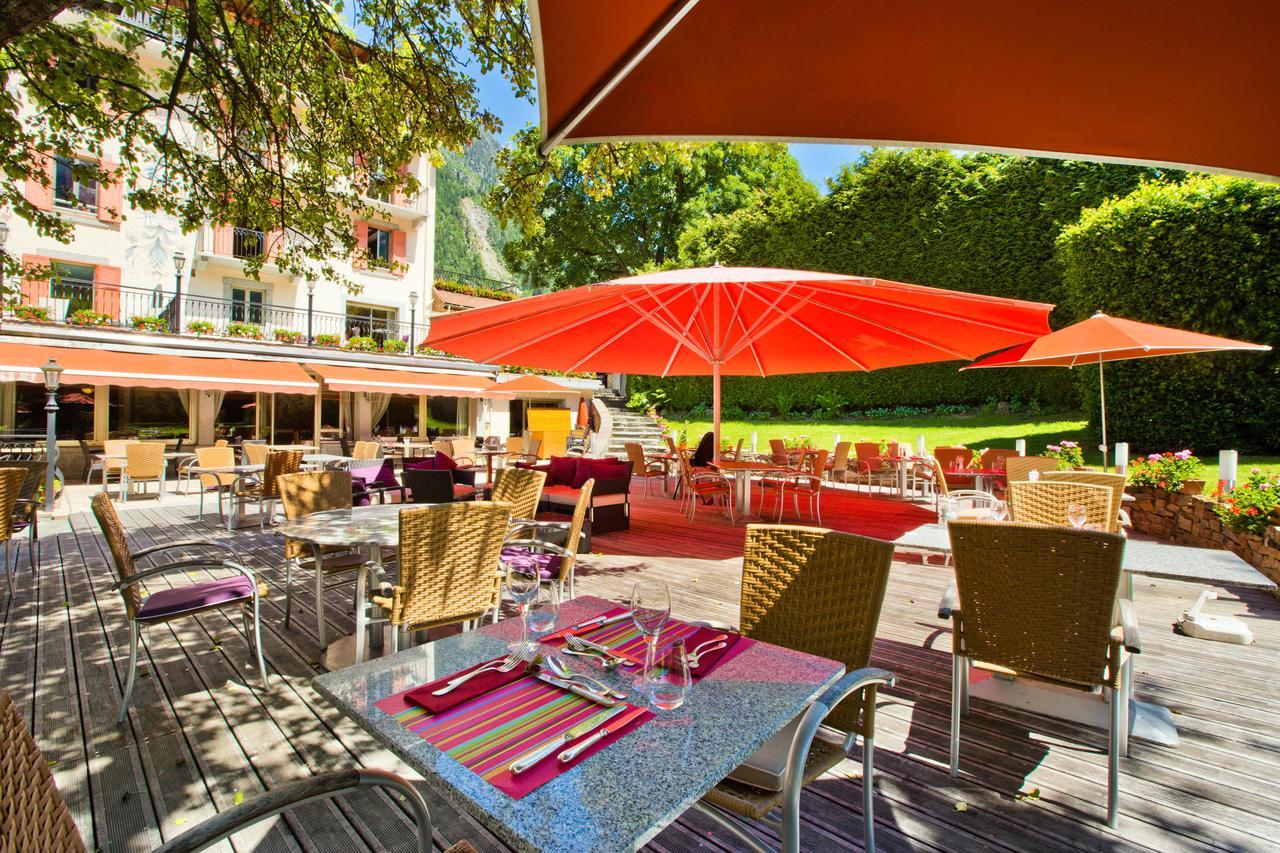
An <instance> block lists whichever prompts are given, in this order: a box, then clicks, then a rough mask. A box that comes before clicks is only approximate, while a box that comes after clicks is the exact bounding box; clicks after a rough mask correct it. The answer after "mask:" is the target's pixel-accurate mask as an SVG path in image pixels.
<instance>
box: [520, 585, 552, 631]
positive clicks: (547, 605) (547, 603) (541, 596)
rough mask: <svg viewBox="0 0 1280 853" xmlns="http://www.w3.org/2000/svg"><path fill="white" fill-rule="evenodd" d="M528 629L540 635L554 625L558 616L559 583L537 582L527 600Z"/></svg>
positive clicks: (550, 629)
mask: <svg viewBox="0 0 1280 853" xmlns="http://www.w3.org/2000/svg"><path fill="white" fill-rule="evenodd" d="M528 618H529V630H530V631H532V632H534V633H535V634H537V635H538V636H539V637H541V636H542V635H543V634H546V633H549V632H550V631H552V630H554V629H555V627H556V621H557V620H558V619H559V618H560V585H559V584H554V583H548V584H542V583H540V584H538V589H537V591H536V592H534V594H533V599H532V600H530V602H529V617H528Z"/></svg>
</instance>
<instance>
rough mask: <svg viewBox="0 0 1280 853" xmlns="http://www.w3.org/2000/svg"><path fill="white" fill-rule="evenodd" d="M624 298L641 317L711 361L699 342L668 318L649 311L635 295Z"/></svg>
mask: <svg viewBox="0 0 1280 853" xmlns="http://www.w3.org/2000/svg"><path fill="white" fill-rule="evenodd" d="M622 298H623V300H624V301H625V302H626V303H627V305H628V306H630V308H631V309H632V310H633V311H635V312H636V313H638V314H640V316H641V317H643V318H644V319H645V320H646V321H647V322H649V323H651V324H652V325H653V326H655V327H656V328H657V329H658V330H659V331H660V332H664V333H665V334H666V335H668V336H669V337H671V338H672V339H673V340H675V341H676V343H683V344H684V345H685V346H687V347H689V349H691V350H693V351H694V352H697V353H698V354H699V355H701V356H703V357H704V358H707V360H708V361H710V357H708V356H706V355H705V353H703V352H700V351H699V350H698V346H697V344H696V343H695V342H694V341H692V340H690V339H689V338H688V337H687V336H686V335H684V334H682V333H681V332H680V330H679V329H677V328H676V327H674V326H672V325H671V324H670V323H669V322H668V321H667V320H666V319H664V318H662V317H657V316H654V313H653V312H652V311H649V310H648V309H646V308H645V307H644V306H643V305H641V304H640V303H639V302H637V301H636V300H635V299H634V298H633V297H631V296H629V295H624V296H623V297H622Z"/></svg>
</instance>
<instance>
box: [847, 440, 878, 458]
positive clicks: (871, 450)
mask: <svg viewBox="0 0 1280 853" xmlns="http://www.w3.org/2000/svg"><path fill="white" fill-rule="evenodd" d="M853 454H854V456H856V457H857V458H858V459H860V460H862V461H863V462H871V461H874V460H876V459H879V458H880V445H879V444H877V443H876V442H874V441H856V442H854V444H853Z"/></svg>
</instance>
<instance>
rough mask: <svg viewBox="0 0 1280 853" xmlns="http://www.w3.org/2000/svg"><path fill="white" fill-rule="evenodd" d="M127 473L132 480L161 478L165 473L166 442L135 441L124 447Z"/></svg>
mask: <svg viewBox="0 0 1280 853" xmlns="http://www.w3.org/2000/svg"><path fill="white" fill-rule="evenodd" d="M124 455H125V473H126V474H128V475H129V479H130V480H134V481H138V480H159V479H160V475H161V474H163V473H164V465H165V462H164V443H163V442H159V441H135V442H134V443H132V444H130V445H129V446H128V447H126V448H125V449H124Z"/></svg>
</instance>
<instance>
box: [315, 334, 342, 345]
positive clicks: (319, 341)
mask: <svg viewBox="0 0 1280 853" xmlns="http://www.w3.org/2000/svg"><path fill="white" fill-rule="evenodd" d="M340 343H342V338H340V337H338V336H337V335H330V334H327V333H326V334H320V335H316V346H318V347H336V346H337V345H338V344H340Z"/></svg>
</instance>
